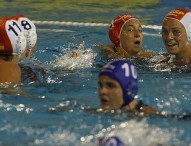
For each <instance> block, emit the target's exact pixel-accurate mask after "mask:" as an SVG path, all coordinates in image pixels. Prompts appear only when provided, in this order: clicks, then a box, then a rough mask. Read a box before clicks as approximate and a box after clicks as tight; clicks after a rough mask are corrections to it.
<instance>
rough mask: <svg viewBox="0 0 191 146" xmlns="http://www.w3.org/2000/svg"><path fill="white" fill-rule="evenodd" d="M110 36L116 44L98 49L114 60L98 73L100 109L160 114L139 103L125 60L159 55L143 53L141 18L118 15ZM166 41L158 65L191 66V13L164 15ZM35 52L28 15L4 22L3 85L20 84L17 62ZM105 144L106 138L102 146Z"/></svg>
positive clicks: (0, 36)
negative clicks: (164, 51) (164, 49)
mask: <svg viewBox="0 0 191 146" xmlns="http://www.w3.org/2000/svg"><path fill="white" fill-rule="evenodd" d="M109 38H110V40H111V42H112V45H107V46H106V45H105V46H99V47H98V48H100V49H101V50H103V51H107V53H108V54H110V55H112V56H113V60H112V61H110V62H108V63H107V64H106V65H105V66H103V68H102V69H101V71H100V73H99V75H98V95H99V99H100V109H102V110H117V109H121V110H126V111H128V112H133V113H144V114H149V115H150V114H152V115H153V114H154V115H155V114H160V111H158V110H156V109H154V108H153V107H150V106H148V105H146V104H144V103H143V102H142V101H137V100H135V99H136V98H137V96H138V79H137V78H138V74H137V71H136V66H134V65H133V64H132V63H131V62H130V61H128V59H127V58H128V57H135V58H139V57H143V58H153V57H154V56H155V54H152V53H150V52H147V51H144V50H142V44H143V33H142V26H141V23H140V21H139V19H138V18H136V17H135V16H132V15H130V14H123V15H119V16H117V17H116V18H115V19H113V20H112V22H111V25H110V27H109ZM162 40H163V42H164V45H165V47H166V49H167V52H166V53H163V54H162V56H163V59H162V60H160V61H159V62H160V63H166V64H172V65H177V66H184V65H189V64H190V63H191V11H190V10H186V9H174V10H172V11H170V12H169V13H168V14H167V15H166V16H165V17H164V20H163V22H162ZM36 48H37V33H36V27H35V25H34V24H33V22H32V21H30V20H29V19H28V18H27V17H26V16H24V15H17V16H8V17H3V18H0V70H1V75H0V83H9V84H10V85H14V84H20V83H21V82H22V81H21V74H22V70H21V68H20V66H19V61H21V60H23V59H25V58H29V57H30V56H31V55H32V53H33V52H34V51H35V49H36ZM75 56H76V55H75ZM75 56H71V57H75ZM159 62H157V63H159ZM110 139H112V138H110ZM107 142H108V140H104V141H102V142H100V145H102V144H103V145H104V144H106V143H107Z"/></svg>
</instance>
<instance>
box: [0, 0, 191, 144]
mask: <svg viewBox="0 0 191 146" xmlns="http://www.w3.org/2000/svg"><path fill="white" fill-rule="evenodd" d="M127 3H128V4H129V5H128V6H127ZM159 7H160V8H159ZM176 7H184V8H188V9H191V7H190V2H189V1H186V0H184V1H183V0H182V1H174V0H169V1H164V0H160V1H158V0H153V1H152V0H148V1H145V3H143V2H141V0H140V1H139V0H137V1H127V2H123V1H118V2H114V1H108V2H107V4H106V3H105V2H100V1H94V2H93V1H85V0H84V1H81V2H77V1H72V2H68V1H62V2H60V1H55V2H54V3H50V1H48V0H45V1H43V2H39V1H25V2H22V3H21V2H13V1H3V2H2V3H1V9H2V13H1V14H0V15H1V16H7V15H16V14H18V13H23V14H25V15H26V16H28V17H29V18H31V19H32V20H39V21H43V20H47V21H50V20H54V21H72V22H96V23H99V22H101V23H110V21H111V19H112V18H113V17H115V16H117V15H118V14H121V13H125V12H127V11H129V12H130V13H132V14H135V15H136V16H137V17H139V18H140V19H141V21H142V22H143V24H144V25H149V24H150V25H161V21H162V18H163V17H164V15H165V14H166V13H167V12H168V11H170V10H171V9H174V8H176ZM10 8H11V9H10ZM40 8H41V9H40ZM82 8H83V9H82ZM7 9H9V11H8V10H7ZM48 10H49V13H47V11H48ZM37 33H38V48H37V51H36V52H35V53H34V55H33V56H32V58H31V60H25V61H23V62H21V63H20V64H21V65H22V66H23V68H24V69H25V71H26V68H28V70H27V72H26V74H25V75H24V76H23V85H22V86H21V87H20V86H19V87H17V88H15V90H16V92H14V93H13V94H4V93H1V94H0V114H1V118H0V145H2V146H4V145H10V146H11V145H15V146H22V145H23V146H26V145H46V146H49V145H51V146H52V145H68V146H69V145H71V146H73V145H76V146H79V145H83V146H84V145H88V146H89V145H97V140H98V138H99V137H102V136H110V135H116V136H118V137H119V138H121V139H122V140H123V141H124V142H125V143H126V144H127V145H130V146H138V145H144V146H146V145H157V144H161V145H176V146H178V145H185V146H187V145H191V138H190V137H191V127H190V120H191V119H190V118H188V119H182V118H175V117H167V118H164V117H136V116H134V115H131V114H128V113H123V112H119V111H112V112H106V113H105V112H87V111H84V110H83V109H84V108H96V107H99V100H98V95H97V75H98V72H99V70H100V68H101V67H102V65H104V64H105V63H107V62H108V61H109V60H110V59H109V58H104V57H103V56H104V55H103V54H102V52H100V51H99V50H97V49H96V46H97V45H104V44H110V41H109V39H108V28H107V27H78V26H58V25H53V24H52V25H37ZM144 33H145V37H144V46H143V49H146V50H150V51H153V52H154V53H160V52H165V51H166V50H165V48H164V45H163V42H162V40H161V37H160V31H159V30H153V29H144ZM72 50H78V51H79V52H80V56H79V57H77V58H72V59H71V58H69V57H68V53H69V52H70V51H72ZM131 61H132V62H133V63H134V64H135V65H136V67H137V70H138V75H139V98H140V99H142V100H143V101H144V102H145V103H147V104H149V105H152V106H153V107H155V108H156V109H159V110H161V111H165V112H168V113H171V114H177V115H181V114H183V113H186V114H190V112H191V110H190V105H191V101H190V95H191V90H190V88H191V84H190V81H191V76H190V71H189V67H188V68H186V69H177V68H175V69H172V70H170V69H169V67H168V66H158V67H157V66H156V65H155V64H152V62H150V61H147V60H139V59H138V60H135V59H131ZM30 69H32V73H35V74H36V75H37V80H35V82H31V80H30V79H29V77H30V75H28V74H30V73H31V70H30ZM19 90H22V91H24V94H23V93H22V94H17V93H18V91H19Z"/></svg>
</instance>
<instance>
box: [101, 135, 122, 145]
mask: <svg viewBox="0 0 191 146" xmlns="http://www.w3.org/2000/svg"><path fill="white" fill-rule="evenodd" d="M98 146H125V144H124V143H123V142H122V141H121V139H119V138H118V137H117V136H111V137H108V138H100V139H99V144H98Z"/></svg>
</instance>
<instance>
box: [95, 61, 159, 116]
mask: <svg viewBox="0 0 191 146" xmlns="http://www.w3.org/2000/svg"><path fill="white" fill-rule="evenodd" d="M98 84H99V88H98V94H99V99H100V102H101V108H102V109H103V110H113V109H125V110H127V111H131V112H134V111H135V112H137V111H138V112H144V113H152V114H155V113H156V112H157V111H156V110H155V109H154V108H152V107H149V106H147V105H145V104H143V103H142V101H139V102H137V101H136V100H135V99H136V97H137V95H138V79H137V71H136V69H135V66H134V65H133V64H132V63H130V62H129V61H126V60H114V61H111V62H109V63H108V64H106V65H105V66H104V67H103V68H102V70H101V72H100V73H99V79H98Z"/></svg>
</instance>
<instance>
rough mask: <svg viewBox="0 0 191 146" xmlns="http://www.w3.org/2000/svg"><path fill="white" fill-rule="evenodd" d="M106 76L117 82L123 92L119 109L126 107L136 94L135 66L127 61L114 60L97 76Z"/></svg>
mask: <svg viewBox="0 0 191 146" xmlns="http://www.w3.org/2000/svg"><path fill="white" fill-rule="evenodd" d="M101 75H106V76H109V77H110V78H112V79H114V80H117V81H118V82H119V84H120V85H121V88H122V90H123V101H124V103H123V104H122V106H121V108H122V107H124V106H125V105H128V104H129V103H130V102H131V101H133V100H134V99H135V96H136V95H137V94H138V79H137V71H136V69H135V66H134V65H133V64H132V63H131V62H129V61H127V60H122V59H121V60H114V61H111V62H109V63H108V64H106V65H105V66H104V67H103V68H102V70H101V72H100V73H99V76H101Z"/></svg>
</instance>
